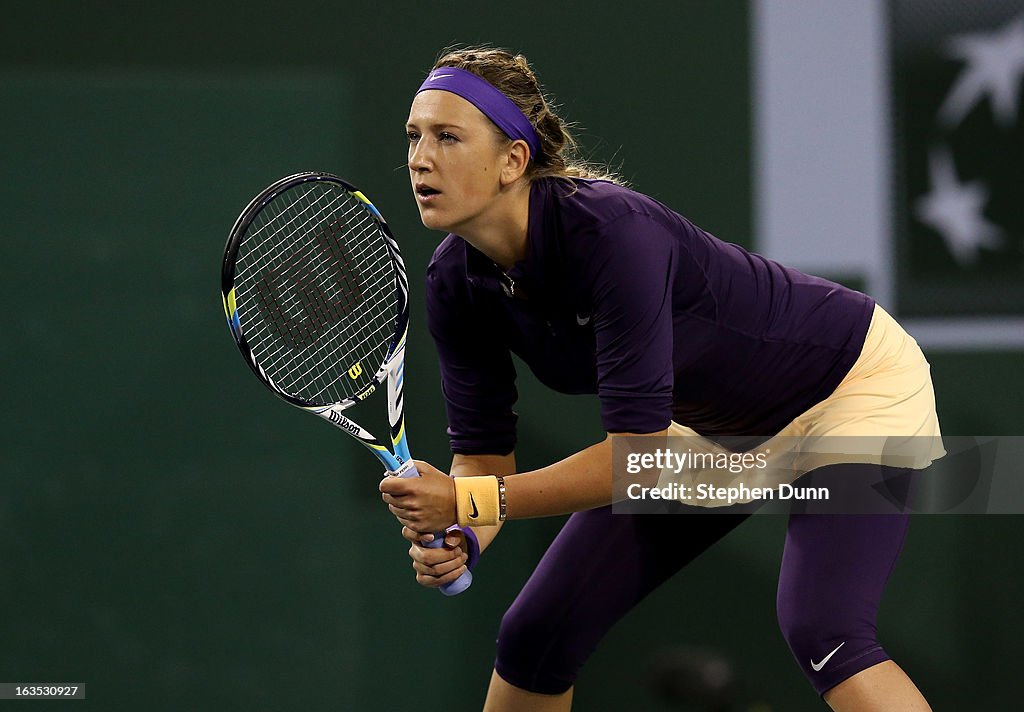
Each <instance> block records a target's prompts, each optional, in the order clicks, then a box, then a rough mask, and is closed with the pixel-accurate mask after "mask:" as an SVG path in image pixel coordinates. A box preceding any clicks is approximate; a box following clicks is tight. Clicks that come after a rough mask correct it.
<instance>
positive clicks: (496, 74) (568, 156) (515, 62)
mask: <svg viewBox="0 0 1024 712" xmlns="http://www.w3.org/2000/svg"><path fill="white" fill-rule="evenodd" d="M441 67H456V68H458V69H464V70H466V71H468V72H472V73H473V74H475V75H477V76H478V77H481V78H483V79H485V80H487V81H488V82H490V83H491V84H492V85H493V86H495V87H497V88H498V89H499V90H500V91H501V92H502V93H504V94H505V96H507V97H508V98H509V99H511V100H512V102H513V103H514V104H515V105H516V106H518V107H519V110H520V111H522V112H523V115H525V116H526V118H527V119H529V121H530V123H531V124H532V125H533V128H534V131H536V132H537V136H538V138H539V139H540V146H541V147H540V154H539V155H537V156H534V157H533V160H531V161H530V163H529V165H528V166H527V168H526V178H527V180H531V181H532V180H537V179H538V178H547V177H556V178H597V179H601V180H608V181H611V182H613V183H618V184H620V185H622V184H624V181H623V180H622V179H621V178H620V177H619V176H618V175H616V174H615V173H613V172H612V171H610V170H609V169H608V168H606V167H604V166H599V165H595V164H593V163H590V162H588V161H585V160H583V159H581V158H579V156H578V155H577V150H578V145H577V143H576V140H575V139H574V138H573V137H572V134H570V133H569V124H567V123H566V122H565V121H563V120H562V118H561V117H560V116H558V114H556V113H555V112H554V110H553V108H552V105H551V103H550V102H549V101H548V100H547V98H546V97H545V96H544V92H543V91H542V90H541V88H540V84H539V83H538V81H537V76H536V75H535V74H534V73H533V70H532V69H531V68H530V64H529V62H527V61H526V57H524V56H523V55H521V54H516V55H513V54H512V53H511V52H508V51H506V50H503V49H497V48H494V47H487V46H478V47H466V48H464V49H459V48H447V49H445V50H442V53H441V56H440V57H439V58H438V59H437V61H436V62H434V67H433V69H439V68H441ZM495 130H496V131H497V133H498V134H500V135H501V136H502V137H503V138H504V139H505V140H507V141H511V139H509V138H508V136H506V135H505V134H504V133H503V132H502V131H501V129H499V128H498V127H497V126H495Z"/></svg>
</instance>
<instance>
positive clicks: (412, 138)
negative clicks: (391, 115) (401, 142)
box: [405, 131, 420, 142]
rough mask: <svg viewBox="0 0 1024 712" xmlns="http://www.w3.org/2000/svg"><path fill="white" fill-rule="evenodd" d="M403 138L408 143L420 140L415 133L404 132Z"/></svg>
mask: <svg viewBox="0 0 1024 712" xmlns="http://www.w3.org/2000/svg"><path fill="white" fill-rule="evenodd" d="M405 137H406V138H407V139H409V141H410V142H413V141H418V140H419V138H420V135H419V134H418V133H416V132H415V131H406V132H405Z"/></svg>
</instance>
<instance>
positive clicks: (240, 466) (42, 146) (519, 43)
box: [0, 0, 1024, 712]
mask: <svg viewBox="0 0 1024 712" xmlns="http://www.w3.org/2000/svg"><path fill="white" fill-rule="evenodd" d="M747 13H748V11H747V8H746V4H745V3H743V2H736V1H729V2H693V1H691V2H680V3H670V4H652V6H651V7H650V8H645V9H643V10H642V11H641V10H640V8H638V7H636V6H623V5H620V4H618V3H605V2H601V3H588V4H586V5H585V6H584V5H576V6H573V5H570V4H556V3H549V2H540V1H537V0H524V1H523V2H520V3H518V4H517V5H516V6H515V7H514V8H512V7H508V6H502V8H501V9H499V8H498V6H491V5H488V4H481V3H446V4H443V5H438V4H429V5H428V4H412V3H378V4H375V5H373V6H369V7H355V6H349V5H342V4H338V5H332V6H327V7H311V8H309V9H300V8H295V7H289V6H285V5H281V4H279V3H267V2H262V1H256V2H248V3H240V2H238V3H229V2H206V3H194V2H189V3H176V4H173V7H172V6H170V5H167V6H163V7H149V8H142V7H140V6H137V5H136V4H131V3H115V2H110V3H103V4H102V5H98V4H97V5H89V4H79V5H72V4H70V3H63V2H53V1H52V0H49V1H46V2H37V3H33V4H27V3H26V4H19V5H14V4H11V5H8V6H5V8H4V11H3V23H2V25H0V106H2V109H0V128H2V130H3V138H2V139H0V140H2V146H3V150H2V154H3V157H2V159H0V176H2V178H3V193H2V194H0V207H2V211H3V215H4V217H5V219H4V220H2V221H0V256H2V258H3V285H4V293H5V295H6V300H7V303H8V304H9V308H8V309H7V310H6V312H5V315H4V323H5V325H6V328H5V333H6V337H5V338H4V339H3V340H2V342H0V353H2V355H3V363H4V364H5V365H6V366H7V369H6V378H5V383H6V387H7V401H8V407H7V408H6V409H5V412H4V416H3V418H4V420H3V426H4V427H3V428H2V437H3V450H2V452H3V456H2V478H3V479H2V485H0V678H2V679H3V680H9V681H34V682H41V681H72V680H74V681H79V682H84V683H85V684H86V685H87V690H88V696H89V701H88V702H87V703H85V704H86V705H89V706H91V707H92V708H94V709H151V710H159V709H183V708H187V709H218V710H219V709H344V710H349V709H351V710H355V709H360V710H363V709H366V710H386V709H400V708H415V709H445V710H448V711H449V712H459V711H460V710H472V709H479V702H480V700H482V695H483V691H484V690H485V688H486V681H487V678H488V674H489V670H490V665H491V660H492V654H493V641H494V636H495V633H496V630H497V625H498V622H499V620H500V616H501V613H502V612H503V610H504V609H505V607H506V606H507V605H508V604H509V603H510V602H511V600H512V598H513V597H514V595H515V593H516V591H517V590H518V587H519V586H520V585H521V584H522V583H523V582H524V581H525V579H526V577H527V576H528V575H529V573H530V571H531V570H532V566H533V564H534V563H535V562H536V560H537V559H538V558H539V557H540V555H541V554H542V552H543V550H544V548H545V546H546V544H547V542H548V541H550V539H551V538H552V537H553V536H554V534H555V533H556V532H557V530H558V527H559V526H560V524H561V521H560V520H544V521H530V522H518V523H515V524H514V525H513V526H510V527H509V531H508V532H506V535H505V536H503V537H502V538H501V539H500V540H499V542H498V543H496V544H495V546H494V548H493V549H492V550H491V551H489V552H488V555H487V557H486V558H485V559H484V561H483V562H482V563H481V565H480V568H479V570H478V571H479V573H478V576H477V580H476V583H475V584H474V588H473V590H472V593H471V594H469V595H466V596H464V597H462V598H460V599H455V600H448V599H444V598H443V597H441V596H439V595H434V594H433V593H431V592H426V591H423V590H421V589H419V587H417V586H416V584H415V582H414V580H413V577H412V575H411V573H410V571H409V568H408V563H407V561H408V559H407V557H406V554H405V548H406V545H405V542H404V541H403V540H402V539H401V538H400V536H399V535H398V527H397V526H396V524H395V522H394V520H393V519H392V518H391V517H390V515H388V513H387V511H386V510H385V509H384V508H383V506H382V505H381V504H380V503H379V500H378V499H377V496H376V488H375V484H376V479H377V477H378V475H379V473H378V471H377V468H375V466H374V465H373V464H372V461H370V460H368V459H367V458H366V456H365V454H364V453H363V452H362V451H361V450H359V449H357V447H358V446H356V445H354V444H352V443H350V442H349V441H348V439H347V438H344V437H341V436H340V435H338V434H337V433H335V432H334V431H332V430H331V429H330V428H328V427H327V426H325V425H323V424H319V423H317V422H315V421H314V420H313V419H311V418H308V417H306V416H303V415H301V414H300V413H298V412H297V411H295V410H293V409H290V408H286V407H285V406H284V405H283V404H281V403H279V402H277V401H276V400H275V399H274V398H273V397H271V396H270V395H269V394H267V393H266V392H264V391H263V390H262V389H261V388H260V387H259V386H258V384H257V383H256V382H255V381H254V380H253V379H252V377H251V376H250V375H248V373H247V372H246V371H245V369H243V368H242V367H241V365H240V363H239V362H238V357H237V356H236V355H235V353H234V346H233V345H232V343H231V340H230V338H229V336H228V334H227V331H226V329H225V328H224V325H223V317H222V312H221V307H220V303H219V301H220V299H219V296H218V283H219V260H220V256H221V252H222V249H223V242H224V238H225V237H226V234H227V230H228V229H229V227H230V226H231V223H232V222H233V220H234V217H235V215H236V214H237V212H238V211H239V209H240V208H241V207H242V206H243V205H244V204H245V202H246V201H247V200H248V198H249V197H250V196H251V195H252V194H253V193H255V192H256V191H257V190H258V189H260V188H261V187H263V186H264V185H265V184H267V183H269V182H270V181H271V180H273V179H274V178H276V177H278V176H279V175H282V174H285V173H287V172H292V171H296V170H303V169H322V170H330V171H334V172H337V173H340V174H342V175H344V176H346V177H348V178H349V179H350V180H352V181H354V182H356V183H357V184H358V185H360V186H361V187H363V188H364V190H365V191H366V192H367V194H368V195H370V196H371V197H372V198H373V199H374V201H375V203H376V204H377V206H378V207H379V208H380V209H381V210H382V212H383V213H384V214H385V215H386V216H387V217H388V220H389V222H390V223H391V224H392V226H393V228H394V230H395V232H396V234H397V235H398V237H399V239H400V240H401V241H402V245H403V250H404V252H405V254H406V259H407V261H408V263H409V264H410V271H411V273H412V276H413V290H414V294H418V293H420V292H421V289H422V280H421V275H422V271H423V268H424V267H425V265H426V262H427V259H428V258H429V255H430V253H431V252H432V250H433V247H434V245H435V244H436V242H437V240H438V237H439V236H438V235H435V234H432V233H429V232H427V231H426V230H424V229H423V228H422V226H421V225H420V224H419V221H418V218H417V215H416V210H415V206H414V204H413V202H412V201H411V200H410V198H409V195H408V186H407V176H406V173H405V171H404V169H403V162H404V138H403V135H402V133H403V131H402V124H403V123H404V119H405V115H406V111H407V109H408V102H409V100H410V96H411V94H412V92H413V91H414V90H415V88H416V86H417V85H418V83H419V81H420V80H421V78H422V76H423V75H424V74H425V72H426V71H427V70H428V69H429V67H430V64H431V63H432V61H433V58H434V56H435V55H436V53H437V51H438V50H439V49H440V48H441V47H443V46H445V45H447V44H450V43H456V42H458V43H463V44H466V43H475V42H488V43H492V44H496V45H499V46H506V47H511V48H515V49H517V50H519V51H522V52H523V53H525V54H526V55H527V56H528V57H530V59H531V61H532V62H533V64H534V66H535V68H536V69H537V71H538V73H539V74H540V76H541V78H542V80H543V81H544V83H545V84H546V86H547V87H548V88H549V90H550V91H551V93H553V94H554V96H555V98H556V100H557V102H558V103H559V104H561V106H562V110H563V112H564V114H565V115H566V116H567V117H568V118H570V119H572V120H575V121H578V122H580V123H581V124H582V125H583V126H585V128H586V131H584V132H583V133H582V135H581V137H582V139H583V144H584V146H585V148H586V151H587V153H588V154H589V155H590V156H591V157H592V158H594V159H597V160H602V161H608V162H611V163H612V164H613V165H615V166H617V167H619V169H620V170H621V172H622V173H623V174H624V175H625V176H626V177H627V178H628V179H629V180H631V181H632V182H633V184H634V185H635V186H636V187H637V188H638V189H640V190H643V191H645V192H648V193H650V194H652V195H654V196H655V197H657V198H659V199H661V200H663V201H664V202H666V203H668V204H669V205H671V206H672V207H674V208H676V209H677V210H679V211H680V212H683V213H684V214H687V215H688V216H689V217H691V218H692V219H693V220H695V221H696V222H697V223H699V224H701V225H703V226H704V227H705V228H707V229H709V230H711V231H712V232H714V233H715V234H717V235H719V236H720V237H723V238H725V239H728V240H731V241H734V242H740V243H743V244H747V245H755V246H756V239H755V238H753V237H752V234H751V233H752V227H751V213H752V211H751V190H750V111H751V107H750V106H749V100H748V93H747V92H748V86H749V81H750V79H749V74H750V70H749V66H748V62H749V57H748V14H747ZM413 319H414V324H413V340H412V345H411V348H410V354H409V369H410V372H411V373H412V374H413V377H412V378H410V379H409V381H408V385H407V389H408V403H409V406H410V412H409V413H408V423H409V430H410V433H411V438H412V446H413V452H414V453H415V454H416V455H417V456H418V457H421V458H423V459H427V460H430V461H432V462H435V463H438V464H444V463H445V461H446V460H447V458H448V455H447V443H446V440H445V437H444V411H443V404H442V403H441V401H440V399H439V396H440V391H439V385H438V379H437V369H436V363H435V360H434V357H433V355H432V349H431V345H430V342H429V338H427V336H426V333H425V328H424V324H423V320H422V317H421V315H420V314H418V313H416V312H414V315H413ZM929 357H930V359H931V361H932V363H933V369H934V375H935V380H936V386H937V392H938V397H939V405H940V416H941V418H942V420H943V424H944V427H945V430H946V432H948V433H950V434H965V435H967V434H985V435H989V434H991V435H996V434H1005V435H1010V434H1020V433H1021V432H1022V426H1024V419H1022V416H1021V414H1020V408H1019V392H1020V386H1021V379H1022V377H1021V372H1020V368H1019V366H1020V354H1016V353H992V354H983V353H979V354H969V353H951V354H943V353H930V354H929ZM521 380H522V383H521V392H522V395H521V404H520V408H519V411H520V414H521V432H520V440H521V443H522V445H521V448H520V452H519V458H520V461H521V464H522V466H523V467H524V468H529V467H533V466H539V465H542V464H546V463H548V462H550V461H552V460H554V459H556V458H560V457H563V456H565V455H568V454H569V453H571V452H573V451H574V450H576V449H578V448H579V447H580V446H583V445H586V444H589V443H590V442H593V441H595V440H597V439H599V438H600V437H601V432H600V425H599V421H598V418H597V414H596V408H595V403H594V402H593V400H592V399H589V398H569V397H559V396H555V395H552V394H550V393H547V392H545V391H544V390H543V389H542V388H541V387H540V386H538V385H537V384H536V382H535V381H533V379H532V378H531V377H530V375H529V374H528V373H527V372H526V371H525V369H521ZM1018 523H1019V519H1018V518H1017V517H937V516H933V517H918V518H917V519H916V520H915V525H914V528H913V529H912V533H911V536H910V539H909V541H908V544H907V548H906V553H905V554H904V560H903V562H902V564H901V566H900V568H899V569H898V570H897V571H896V573H895V575H894V578H893V580H892V582H891V584H890V589H889V593H888V598H887V600H886V602H885V605H884V609H883V612H882V625H881V630H882V631H883V641H884V642H885V643H886V644H887V646H888V647H890V648H891V649H892V651H893V652H894V653H895V654H896V655H897V656H898V657H899V659H900V660H901V662H902V663H903V664H904V665H905V666H906V667H907V668H908V669H910V670H911V671H912V672H913V674H914V676H915V678H916V679H917V680H918V681H919V683H920V684H921V685H922V686H923V687H924V688H925V689H926V691H927V692H928V693H929V694H930V695H931V696H932V697H933V698H934V699H935V700H937V701H939V705H938V706H939V708H946V709H966V708H971V709H988V708H997V707H999V706H1001V705H1005V704H1006V703H1007V702H1008V701H1009V700H1010V699H1011V697H1010V685H1009V682H1008V681H1009V680H1011V679H1013V678H1012V677H1011V675H1012V673H1013V672H1015V670H1013V669H1012V668H1011V666H1012V662H1011V661H1013V660H1015V657H1014V656H1015V653H1014V652H1013V651H1014V649H1015V648H1014V646H1015V641H1016V640H1018V639H1019V637H1020V636H1021V634H1022V633H1024V623H1022V621H1021V617H1020V616H1019V614H1018V613H1017V610H1016V601H1017V600H1018V599H1019V598H1020V596H1021V594H1022V593H1024V581H1022V579H1021V573H1020V571H1021V563H1022V560H1021V559H1022V557H1021V554H1020V553H1019V547H1018V546H1017V544H1018V543H1019V542H1020V539H1021V537H1020V534H1019V530H1018ZM784 531H785V521H784V519H781V518H778V517H774V516H764V517H757V518H755V519H754V520H753V521H750V522H748V523H747V524H745V525H744V526H743V527H741V528H740V529H739V530H738V531H736V532H735V533H734V534H733V535H731V536H730V537H729V538H727V539H726V540H725V541H724V542H723V543H722V544H720V545H719V546H718V547H716V548H715V549H714V550H713V551H712V552H710V553H709V554H708V555H706V556H705V557H703V558H701V559H700V560H698V561H697V562H696V563H695V564H694V565H693V566H691V567H690V568H688V569H687V570H686V572H685V573H683V574H682V575H680V576H678V577H677V578H676V579H675V580H673V581H672V582H670V583H669V584H667V585H666V586H664V587H663V588H662V589H661V590H659V591H658V592H656V593H655V594H654V595H653V596H652V597H651V598H650V599H649V600H648V602H646V603H645V604H644V605H643V606H642V607H641V608H639V609H638V610H637V611H635V612H634V614H633V615H632V616H631V617H630V618H628V619H627V620H626V621H624V622H623V623H622V624H621V625H620V626H619V627H618V628H616V629H615V630H614V631H613V632H612V634H611V635H610V637H609V638H608V640H607V641H606V642H605V644H604V645H603V646H602V647H601V649H600V650H599V651H598V652H597V654H596V655H595V657H594V658H593V659H592V661H591V663H590V664H589V665H588V667H587V668H586V669H585V671H584V673H583V675H582V678H581V680H580V683H579V686H578V688H579V689H578V693H577V701H578V702H577V705H578V709H583V710H613V709H620V708H624V707H625V706H627V705H630V706H632V707H633V708H634V709H644V710H661V709H668V708H667V707H665V706H664V705H663V704H662V703H660V702H658V701H657V700H656V698H655V697H654V695H653V693H652V692H650V691H649V689H648V687H649V686H648V679H647V675H648V672H647V671H648V669H649V665H650V663H651V661H652V660H653V659H654V657H655V655H656V654H657V653H658V651H660V650H662V649H665V648H669V647H671V646H675V645H680V644H695V645H705V646H711V647H714V648H716V649H719V650H722V651H724V652H725V653H726V654H728V655H729V657H731V658H732V659H733V661H734V663H735V665H736V667H737V670H738V671H739V674H740V675H741V677H742V679H743V681H744V685H745V689H746V691H747V695H748V697H749V699H751V700H755V699H756V700H762V701H764V702H765V703H767V704H768V705H770V708H772V709H776V710H791V709H812V708H814V705H815V701H814V697H813V693H811V692H810V691H809V688H808V687H807V685H806V683H805V682H804V680H803V679H802V676H801V675H800V674H799V672H798V671H797V669H796V667H795V666H794V665H793V663H792V661H791V659H790V655H789V652H788V650H787V649H786V647H785V645H784V643H783V641H782V639H781V636H780V635H779V634H778V632H777V628H776V624H775V619H774V591H775V581H776V576H777V571H778V565H779V559H780V554H781V544H782V536H783V534H784ZM982 680H985V681H986V682H985V683H984V684H982ZM999 681H1006V682H1004V683H1002V684H1001V683H1000V682H999ZM43 706H45V705H43Z"/></svg>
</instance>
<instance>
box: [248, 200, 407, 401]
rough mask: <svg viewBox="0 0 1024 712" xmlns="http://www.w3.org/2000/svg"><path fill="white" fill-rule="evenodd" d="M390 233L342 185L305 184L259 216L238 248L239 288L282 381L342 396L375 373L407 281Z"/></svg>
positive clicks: (289, 387)
mask: <svg viewBox="0 0 1024 712" xmlns="http://www.w3.org/2000/svg"><path fill="white" fill-rule="evenodd" d="M385 239H386V234H385V233H384V232H383V231H382V230H381V229H380V227H379V225H378V223H377V221H376V219H375V218H374V217H373V216H372V214H371V213H370V212H369V210H368V209H367V208H366V207H365V206H364V204H363V203H362V202H360V201H358V200H357V199H356V198H354V197H352V196H351V195H349V194H348V193H347V192H346V191H344V190H343V189H341V188H340V187H338V186H324V185H322V184H313V185H311V186H300V187H299V188H296V189H293V190H290V191H287V192H286V193H285V194H283V195H281V196H278V197H277V198H276V199H275V200H274V201H273V202H272V204H270V205H267V206H265V207H264V209H263V210H262V211H261V213H260V215H259V216H257V219H256V220H255V221H254V223H253V225H252V226H251V227H250V230H249V232H248V233H247V234H246V236H245V238H244V239H243V243H242V245H241V247H240V250H239V259H238V265H239V269H238V272H237V278H236V282H235V284H236V295H237V299H238V304H239V310H240V312H241V313H242V315H243V317H244V319H245V321H246V327H247V328H246V336H247V339H248V340H249V343H250V347H251V348H252V352H253V355H254V357H255V359H256V361H257V362H258V363H259V364H260V366H261V368H263V370H264V372H265V373H266V374H267V376H268V377H269V378H270V379H271V380H272V381H274V382H275V383H276V384H277V385H278V386H279V387H280V388H282V389H283V390H285V391H287V392H290V393H293V394H294V395H298V396H300V397H302V398H304V399H306V400H308V401H310V402H323V401H335V402H336V401H341V400H345V399H348V398H351V397H353V395H354V394H356V393H358V392H359V391H361V390H362V389H363V388H364V387H365V386H366V385H368V384H369V383H370V382H371V381H372V380H373V378H374V376H375V374H376V371H377V368H378V367H379V366H380V365H381V364H382V363H383V362H384V360H385V358H386V357H387V355H388V350H389V348H390V345H391V341H392V338H393V336H394V327H395V319H396V316H397V313H396V302H395V298H394V289H395V284H396V277H398V278H399V280H401V279H404V272H401V270H400V265H398V266H396V264H395V263H394V261H393V259H392V255H391V252H390V250H389V249H388V245H387V243H386V242H385ZM396 270H398V274H396ZM364 362H365V363H364ZM325 393H326V394H328V398H321V396H323V395H324V394H325Z"/></svg>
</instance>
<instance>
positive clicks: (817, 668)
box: [811, 640, 846, 672]
mask: <svg viewBox="0 0 1024 712" xmlns="http://www.w3.org/2000/svg"><path fill="white" fill-rule="evenodd" d="M844 645H846V641H845V640H844V641H843V642H842V643H840V644H839V645H837V646H836V649H835V650H833V651H832V652H831V653H829V654H828V655H826V656H825V657H824V658H822V659H821V662H820V663H816V662H814V660H811V668H813V669H814V672H820V671H821V669H822V668H823V667H825V663H827V662H828V661H829V658H831V657H832V656H833V655H835V654H836V653H837V652H838V651H839V649H840V648H841V647H843V646H844Z"/></svg>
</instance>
